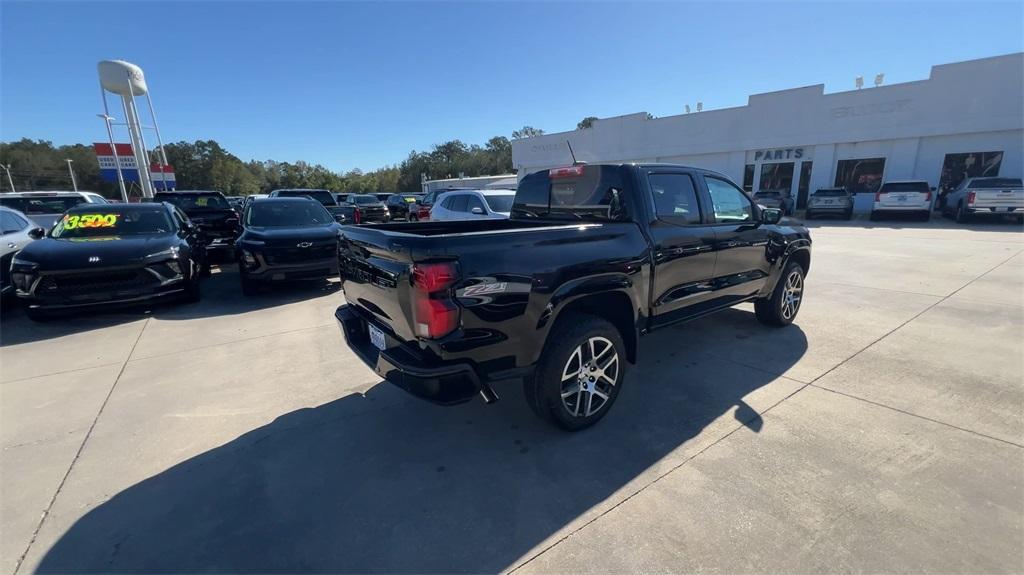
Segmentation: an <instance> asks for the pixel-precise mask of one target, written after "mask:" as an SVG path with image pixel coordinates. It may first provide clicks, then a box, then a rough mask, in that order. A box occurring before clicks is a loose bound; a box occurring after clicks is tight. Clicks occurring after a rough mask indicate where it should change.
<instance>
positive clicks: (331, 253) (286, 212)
mask: <svg viewBox="0 0 1024 575" xmlns="http://www.w3.org/2000/svg"><path fill="white" fill-rule="evenodd" d="M243 224H244V231H243V232H242V235H241V236H239V237H238V242H236V244H235V248H236V257H237V259H238V270H239V276H240V277H241V283H242V293H244V294H245V295H252V294H254V293H255V292H256V291H257V288H258V287H259V286H260V285H261V284H267V283H270V282H281V281H292V280H317V279H324V278H327V277H332V276H336V275H338V259H337V251H338V232H339V230H340V229H341V226H340V225H339V224H338V223H337V222H336V221H335V220H334V216H333V215H332V214H331V213H330V212H328V211H327V209H326V208H325V207H324V206H322V205H320V203H319V202H317V201H315V200H311V199H309V198H280V197H279V198H265V199H260V200H255V201H254V202H253V203H252V204H251V205H250V206H249V208H248V209H247V210H246V211H245V221H244V223H243Z"/></svg>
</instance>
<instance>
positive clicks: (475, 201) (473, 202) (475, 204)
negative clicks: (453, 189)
mask: <svg viewBox="0 0 1024 575" xmlns="http://www.w3.org/2000/svg"><path fill="white" fill-rule="evenodd" d="M473 208H480V209H481V210H482V211H483V213H485V214H486V213H487V210H486V209H484V203H483V202H481V201H480V198H478V197H476V196H466V211H467V212H472V211H473Z"/></svg>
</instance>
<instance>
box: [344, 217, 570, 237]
mask: <svg viewBox="0 0 1024 575" xmlns="http://www.w3.org/2000/svg"><path fill="white" fill-rule="evenodd" d="M574 225H579V224H576V223H574V222H564V221H551V220H545V221H537V222H531V221H527V220H462V221H450V222H429V221H428V222H408V223H406V222H402V223H389V224H366V225H360V226H346V229H349V228H358V229H364V230H380V231H384V232H387V234H388V235H392V234H403V235H410V236H444V235H451V234H469V233H480V232H504V231H508V230H515V229H534V228H550V227H563V226H574Z"/></svg>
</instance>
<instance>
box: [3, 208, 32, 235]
mask: <svg viewBox="0 0 1024 575" xmlns="http://www.w3.org/2000/svg"><path fill="white" fill-rule="evenodd" d="M27 227H28V222H26V221H24V220H22V219H21V218H19V217H18V216H16V215H14V214H12V213H9V212H0V228H2V230H0V231H2V233H3V235H5V236H6V235H7V234H13V233H16V232H20V231H21V230H23V229H25V228H27Z"/></svg>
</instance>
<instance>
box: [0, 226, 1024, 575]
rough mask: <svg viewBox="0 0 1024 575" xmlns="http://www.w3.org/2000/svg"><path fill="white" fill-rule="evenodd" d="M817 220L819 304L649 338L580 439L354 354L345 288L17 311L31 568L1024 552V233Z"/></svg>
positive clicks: (13, 460)
mask: <svg viewBox="0 0 1024 575" xmlns="http://www.w3.org/2000/svg"><path fill="white" fill-rule="evenodd" d="M869 225H870V226H871V227H870V228H866V227H864V224H861V223H859V222H855V223H852V224H851V223H845V222H837V223H831V222H828V223H825V222H822V223H815V227H814V229H813V231H812V233H813V237H814V240H815V246H814V249H815V255H814V257H813V262H812V265H811V274H810V276H809V278H808V284H807V298H806V300H805V304H804V307H803V309H802V310H801V312H800V316H799V317H798V319H797V322H796V324H795V325H794V326H791V327H789V328H785V329H781V330H773V329H768V328H765V327H762V326H761V325H760V324H758V323H757V322H756V321H755V320H754V319H753V317H752V313H751V310H750V308H749V306H740V307H739V308H737V309H734V310H729V311H726V312H723V313H721V314H718V315H717V316H713V317H709V318H705V319H702V320H699V321H697V322H693V323H690V324H686V325H682V326H678V327H674V328H670V329H667V330H664V331H662V332H658V333H655V334H652V335H651V336H649V337H647V338H645V339H644V340H643V341H642V347H641V362H640V363H639V364H638V365H637V366H635V367H634V368H633V369H632V372H631V374H630V376H629V379H628V381H627V383H626V386H627V387H625V388H624V390H623V392H622V395H621V396H620V399H619V402H618V404H617V405H616V406H615V408H614V410H613V412H612V413H610V414H609V416H608V417H607V418H606V419H605V420H604V421H603V422H602V423H601V424H600V425H599V426H597V427H595V428H593V429H591V430H588V431H586V432H583V433H577V434H566V433H562V432H559V431H556V430H554V429H551V428H549V427H547V426H546V425H544V424H543V423H541V422H539V421H538V420H536V419H535V418H534V417H533V416H532V414H531V413H530V412H529V410H528V409H527V408H526V406H525V404H524V402H523V398H522V397H521V393H520V392H519V390H518V389H517V386H516V385H509V386H506V388H505V389H502V390H499V391H500V392H501V394H502V401H500V402H499V403H497V404H495V405H493V406H485V405H482V404H480V403H471V404H468V405H464V406H459V407H454V408H439V407H434V406H431V405H429V404H425V403H422V402H419V401H417V400H414V399H412V398H409V397H407V396H406V395H404V394H403V393H401V392H400V391H398V390H396V389H394V388H392V387H391V386H389V385H386V384H380V383H379V380H378V379H377V378H375V377H374V376H373V373H372V372H371V371H370V370H368V369H367V368H365V367H363V366H362V365H361V364H360V363H359V362H358V361H357V360H356V359H355V358H354V357H353V356H352V355H351V354H350V353H349V352H348V350H347V349H346V348H345V347H344V345H343V343H342V340H341V337H340V335H339V333H338V330H337V328H336V327H335V326H334V325H333V317H332V315H331V312H332V311H333V309H334V307H336V306H337V305H339V304H340V303H341V302H343V296H342V295H341V294H340V293H339V292H338V291H337V288H336V285H337V284H331V285H327V286H321V287H311V288H298V289H286V290H281V291H277V292H274V293H272V294H266V295H264V296H261V297H258V298H253V299H248V298H242V297H241V295H240V293H239V290H238V286H237V277H236V276H235V273H234V271H233V270H231V269H226V270H224V271H223V272H222V273H219V274H215V276H214V277H213V278H212V279H211V280H210V281H209V282H208V283H207V284H205V286H204V287H205V293H204V300H203V301H202V302H201V303H199V304H196V305H184V306H177V307H166V308H165V307H161V308H155V309H153V310H151V311H148V312H147V311H128V312H118V313H112V314H103V315H99V316H92V317H80V318H72V319H69V320H67V321H63V322H57V323H53V324H44V325H35V324H31V323H30V322H28V321H27V320H26V319H25V318H23V317H21V316H20V314H19V313H18V312H9V311H6V310H5V313H4V317H3V323H2V324H0V330H2V332H0V344H2V347H0V416H2V419H0V442H2V446H3V452H2V457H3V459H2V461H0V470H2V477H0V489H2V491H0V517H2V521H0V529H2V531H0V535H2V537H0V539H2V543H0V554H2V569H3V572H4V573H14V572H18V573H29V572H33V571H40V572H69V571H103V572H129V571H130V572H150V571H176V572H194V571H236V572H237V571H263V572H266V571H332V572H338V571H361V572H369V571H375V572H396V571H418V572H424V571H444V572H453V571H474V572H480V571H510V570H512V571H522V572H552V571H556V572H622V571H672V572H679V571H710V572H739V571H762V572H764V571H767V572H779V571H786V572H800V573H809V572H822V571H829V572H832V571H924V570H930V571H943V572H947V571H957V572H963V571H971V572H1020V571H1022V570H1024V451H1022V450H1024V415H1022V414H1024V255H1022V252H1024V234H1022V233H1021V231H1020V229H1019V228H1018V227H1016V226H1013V225H985V224H978V225H973V226H968V227H966V228H964V227H960V226H956V225H954V224H951V223H949V222H947V221H944V220H938V221H935V222H932V223H930V224H916V223H902V222H893V223H886V222H878V223H872V224H869Z"/></svg>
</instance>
